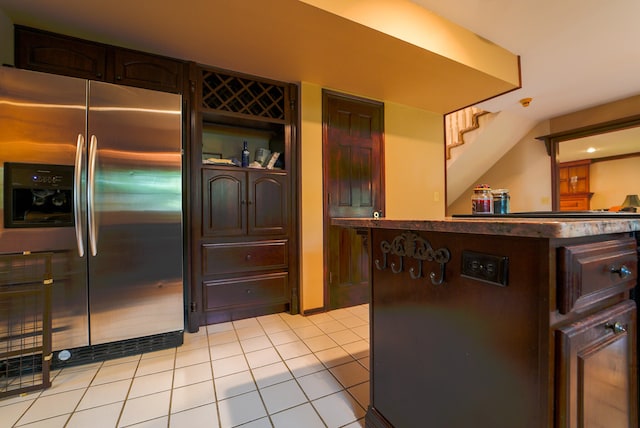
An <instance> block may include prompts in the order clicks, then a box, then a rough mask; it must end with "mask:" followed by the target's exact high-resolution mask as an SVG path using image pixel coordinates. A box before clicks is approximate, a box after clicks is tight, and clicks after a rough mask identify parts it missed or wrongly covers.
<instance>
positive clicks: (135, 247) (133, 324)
mask: <svg viewBox="0 0 640 428" xmlns="http://www.w3.org/2000/svg"><path fill="white" fill-rule="evenodd" d="M89 95H90V98H89V119H88V126H89V132H88V139H89V140H91V139H92V137H93V136H95V137H96V144H97V146H96V147H97V150H96V160H95V185H94V189H95V193H94V198H93V200H94V211H95V237H96V239H95V241H94V242H95V243H96V245H95V247H96V250H97V253H96V254H95V255H92V254H91V253H89V275H90V276H89V287H90V288H89V290H90V291H89V306H90V311H89V312H90V314H91V318H90V331H91V343H92V344H94V345H95V344H99V343H105V342H111V341H116V340H123V339H129V338H133V337H143V336H148V335H153V334H158V333H165V332H169V331H177V330H181V329H182V328H183V298H182V290H183V281H182V155H181V148H182V147H181V146H182V137H181V100H180V96H178V95H174V94H166V93H161V92H155V91H149V90H144V89H138V88H130V87H126V86H116V85H109V84H105V83H100V82H91V83H90V92H89ZM89 163H91V161H90V162H89ZM90 176H91V174H90ZM89 188H91V184H90V183H89ZM89 205H91V204H89ZM89 211H91V209H90V210H89ZM89 229H90V230H91V226H89ZM90 238H91V233H90Z"/></svg>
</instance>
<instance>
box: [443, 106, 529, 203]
mask: <svg viewBox="0 0 640 428" xmlns="http://www.w3.org/2000/svg"><path fill="white" fill-rule="evenodd" d="M535 125H536V123H535V122H532V121H531V120H530V119H527V118H526V117H524V116H519V115H517V114H515V113H512V112H510V111H507V110H505V111H501V112H497V113H491V112H486V111H484V110H482V109H479V108H476V107H467V108H465V109H462V110H459V111H456V112H453V113H450V114H448V115H446V116H445V142H446V152H447V203H448V204H449V205H451V204H453V203H454V202H455V201H456V200H457V199H458V198H459V197H461V196H462V195H463V194H465V192H466V191H467V190H469V188H471V187H473V186H475V185H476V184H478V183H477V180H479V179H480V178H481V177H482V176H483V175H484V174H485V173H486V172H487V171H488V170H489V169H490V168H491V167H492V166H493V165H494V164H495V163H496V162H497V161H498V160H500V158H502V156H504V154H505V153H507V152H508V151H509V150H511V148H512V147H513V146H514V145H516V144H517V143H518V142H520V140H522V138H524V136H525V135H526V134H527V133H528V132H529V131H531V129H533V127H534V126H535Z"/></svg>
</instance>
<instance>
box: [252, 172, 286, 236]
mask: <svg viewBox="0 0 640 428" xmlns="http://www.w3.org/2000/svg"><path fill="white" fill-rule="evenodd" d="M287 190H288V186H287V175H286V174H277V173H262V172H249V195H248V201H249V203H248V210H249V224H248V226H249V229H248V233H249V234H250V235H273V234H285V233H286V232H287V228H288V224H289V216H288V212H289V210H288V202H287V201H288V198H287Z"/></svg>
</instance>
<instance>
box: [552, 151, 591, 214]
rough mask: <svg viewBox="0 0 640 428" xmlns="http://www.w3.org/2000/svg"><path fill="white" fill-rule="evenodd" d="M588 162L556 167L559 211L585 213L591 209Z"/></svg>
mask: <svg viewBox="0 0 640 428" xmlns="http://www.w3.org/2000/svg"><path fill="white" fill-rule="evenodd" d="M590 166H591V161H590V160H588V159H587V160H581V161H574V162H564V163H561V164H559V165H558V178H559V182H560V211H586V210H589V209H591V196H593V193H590V192H589V168H590Z"/></svg>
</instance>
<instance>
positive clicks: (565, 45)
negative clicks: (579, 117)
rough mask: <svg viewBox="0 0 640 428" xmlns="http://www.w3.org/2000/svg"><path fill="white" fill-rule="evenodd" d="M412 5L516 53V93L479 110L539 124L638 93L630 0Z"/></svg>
mask: <svg viewBox="0 0 640 428" xmlns="http://www.w3.org/2000/svg"><path fill="white" fill-rule="evenodd" d="M412 1H413V2H414V3H416V4H419V5H421V6H423V7H425V8H427V9H429V10H431V11H432V12H434V13H436V14H438V15H440V16H442V17H444V18H446V19H449V20H450V21H452V22H455V23H456V24H459V25H461V26H463V27H465V28H467V29H469V30H471V31H473V32H475V33H476V34H478V35H480V36H482V37H484V38H486V39H488V40H491V41H492V42H494V43H496V44H498V45H499V46H502V47H504V48H506V49H508V50H510V51H511V52H513V53H514V54H516V55H519V56H520V60H521V67H522V88H521V89H519V90H516V91H513V92H511V93H509V94H506V95H502V96H500V97H497V98H495V99H493V100H490V101H488V102H486V103H483V104H481V105H480V106H481V107H483V108H485V109H486V110H489V111H493V112H497V111H504V110H512V111H514V112H518V114H521V115H526V116H528V117H530V118H532V119H535V120H537V121H540V120H544V119H549V118H552V117H556V116H560V115H564V114H567V113H571V112H574V111H577V110H582V109H585V108H588V107H592V106H596V105H600V104H604V103H607V102H610V101H615V100H619V99H622V98H626V97H628V96H632V95H638V94H640V54H639V53H638V49H639V47H638V43H639V42H640V25H638V17H640V1H638V0H615V1H603V0H561V1H558V0H535V1H531V0H452V1H442V0H412ZM526 97H531V98H533V101H532V102H531V104H530V106H529V107H527V108H523V107H522V106H521V105H520V103H519V102H518V101H519V100H520V99H522V98H526Z"/></svg>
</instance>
